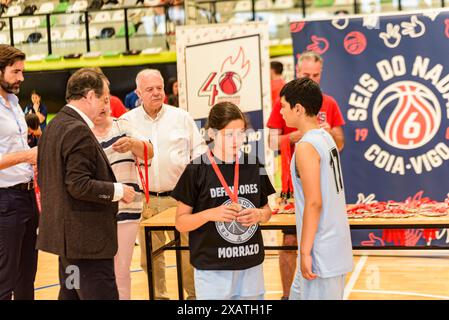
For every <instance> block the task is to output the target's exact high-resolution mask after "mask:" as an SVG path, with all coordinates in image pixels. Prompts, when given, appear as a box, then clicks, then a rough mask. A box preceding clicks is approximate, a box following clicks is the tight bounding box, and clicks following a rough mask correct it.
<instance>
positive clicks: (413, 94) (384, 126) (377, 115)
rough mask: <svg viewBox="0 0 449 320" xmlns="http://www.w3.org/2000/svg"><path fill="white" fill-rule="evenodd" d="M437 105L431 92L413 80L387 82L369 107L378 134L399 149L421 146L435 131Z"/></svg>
mask: <svg viewBox="0 0 449 320" xmlns="http://www.w3.org/2000/svg"><path fill="white" fill-rule="evenodd" d="M440 123H441V107H440V104H439V102H438V99H437V98H436V96H435V94H434V93H433V92H432V91H431V90H430V89H428V88H427V87H426V86H424V85H422V84H420V83H417V82H414V81H400V82H396V83H393V84H391V85H389V86H388V87H387V88H385V89H384V90H383V91H382V92H381V93H380V94H379V96H378V97H377V99H376V101H375V103H374V106H373V124H374V128H375V130H376V132H377V133H378V134H379V136H380V137H381V138H382V139H383V140H384V141H385V142H386V143H388V144H390V145H391V146H393V147H395V148H399V149H415V148H419V147H421V146H423V145H425V144H426V143H427V142H429V141H430V140H431V139H432V138H433V137H434V136H435V134H436V133H437V131H438V129H439V127H440Z"/></svg>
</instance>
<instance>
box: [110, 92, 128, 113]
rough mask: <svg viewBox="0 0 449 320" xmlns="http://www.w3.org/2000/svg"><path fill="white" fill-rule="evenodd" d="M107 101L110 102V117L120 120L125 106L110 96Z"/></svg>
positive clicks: (116, 98) (118, 99) (124, 111)
mask: <svg viewBox="0 0 449 320" xmlns="http://www.w3.org/2000/svg"><path fill="white" fill-rule="evenodd" d="M109 101H110V102H111V117H114V118H120V116H121V115H122V114H124V113H126V108H125V105H124V104H123V102H122V100H120V98H119V97H116V96H113V95H110V96H109Z"/></svg>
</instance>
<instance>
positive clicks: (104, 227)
mask: <svg viewBox="0 0 449 320" xmlns="http://www.w3.org/2000/svg"><path fill="white" fill-rule="evenodd" d="M66 100H67V102H68V104H67V105H66V106H65V107H63V108H62V109H61V110H60V111H59V112H58V114H57V115H56V117H55V118H54V119H53V120H52V121H51V122H50V123H49V125H48V126H47V127H46V129H45V132H44V134H43V135H42V138H41V140H40V141H39V150H38V169H39V176H38V180H39V186H40V188H41V196H42V216H41V220H40V224H39V236H38V240H37V247H38V248H39V249H40V250H43V251H46V252H50V253H53V254H56V255H58V256H59V281H60V289H59V290H60V291H59V299H60V300H103V299H107V300H117V299H118V291H117V285H116V282H115V274H114V256H115V254H116V253H117V248H118V244H117V218H116V217H117V212H118V201H124V202H125V203H130V202H132V201H133V200H134V197H135V191H134V188H133V187H130V186H127V185H125V184H121V183H117V182H116V179H115V176H114V173H113V171H112V168H111V166H110V164H109V161H108V158H107V157H106V155H105V154H104V152H103V149H102V147H101V146H100V144H99V143H98V141H97V139H96V138H95V136H94V135H93V133H92V131H91V128H92V127H93V120H94V119H95V118H96V117H97V116H98V115H99V113H100V112H102V111H104V110H105V106H106V105H107V104H109V81H108V80H107V78H106V77H105V76H104V75H103V74H102V73H99V72H97V71H95V70H93V69H80V70H78V71H76V72H75V73H74V74H73V75H72V76H71V77H70V79H69V81H68V83H67V90H66ZM76 276H78V277H77V278H76Z"/></svg>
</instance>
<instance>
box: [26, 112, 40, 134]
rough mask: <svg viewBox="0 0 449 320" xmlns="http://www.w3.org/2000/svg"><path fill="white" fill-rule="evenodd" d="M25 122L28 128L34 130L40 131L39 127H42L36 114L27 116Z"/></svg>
mask: <svg viewBox="0 0 449 320" xmlns="http://www.w3.org/2000/svg"><path fill="white" fill-rule="evenodd" d="M25 121H26V123H27V126H28V128H30V129H32V130H37V129H39V125H40V121H39V117H38V116H37V115H36V114H34V113H31V112H30V113H28V114H27V115H26V116H25Z"/></svg>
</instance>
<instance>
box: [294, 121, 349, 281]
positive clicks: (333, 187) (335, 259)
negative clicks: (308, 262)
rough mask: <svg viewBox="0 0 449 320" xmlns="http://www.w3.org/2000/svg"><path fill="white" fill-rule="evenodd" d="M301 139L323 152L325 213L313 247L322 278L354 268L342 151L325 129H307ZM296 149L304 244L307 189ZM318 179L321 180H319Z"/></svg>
mask: <svg viewBox="0 0 449 320" xmlns="http://www.w3.org/2000/svg"><path fill="white" fill-rule="evenodd" d="M298 143H310V144H311V145H312V146H313V147H314V148H315V150H316V151H317V152H318V153H319V155H320V158H321V160H320V185H321V196H322V209H321V217H320V222H319V225H318V230H317V233H316V236H315V241H314V244H313V249H312V259H313V262H312V270H313V272H314V273H316V274H317V275H318V276H319V277H321V278H330V277H335V276H338V275H343V274H345V273H348V272H350V271H352V267H353V260H352V243H351V234H350V230H349V223H348V217H347V214H346V202H345V192H344V187H343V176H342V174H341V165H340V155H339V153H338V149H337V146H336V144H335V142H334V139H333V138H332V136H331V135H330V134H329V133H327V132H326V130H324V129H314V130H310V131H308V132H306V134H305V135H304V136H303V137H302V139H301V140H300V141H299V142H298ZM295 154H296V151H295V153H294V154H293V158H292V161H291V174H292V180H293V188H294V192H295V210H296V229H297V233H298V245H300V244H301V233H302V222H303V214H304V191H303V187H302V183H301V179H300V177H298V173H297V170H296V158H295ZM317 183H318V181H317Z"/></svg>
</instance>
